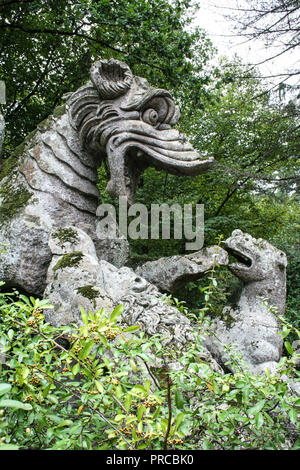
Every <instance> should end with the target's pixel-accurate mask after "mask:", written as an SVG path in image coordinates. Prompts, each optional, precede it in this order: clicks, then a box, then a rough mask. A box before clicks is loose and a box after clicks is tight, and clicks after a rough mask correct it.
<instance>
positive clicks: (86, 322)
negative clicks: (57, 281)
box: [80, 307, 88, 326]
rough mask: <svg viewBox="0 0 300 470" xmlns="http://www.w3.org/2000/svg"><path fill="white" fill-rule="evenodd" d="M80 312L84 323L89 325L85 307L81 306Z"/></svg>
mask: <svg viewBox="0 0 300 470" xmlns="http://www.w3.org/2000/svg"><path fill="white" fill-rule="evenodd" d="M80 313H81V319H82V321H83V323H84V325H86V326H87V325H88V316H87V314H86V311H85V310H84V308H82V307H80Z"/></svg>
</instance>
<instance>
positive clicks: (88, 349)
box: [78, 340, 95, 359]
mask: <svg viewBox="0 0 300 470" xmlns="http://www.w3.org/2000/svg"><path fill="white" fill-rule="evenodd" d="M94 346H95V341H94V340H90V341H88V343H86V345H85V346H84V348H83V349H82V350H81V351H80V353H79V354H78V356H79V358H80V359H85V358H86V357H87V356H88V355H89V354H90V352H91V350H92V349H93V347H94Z"/></svg>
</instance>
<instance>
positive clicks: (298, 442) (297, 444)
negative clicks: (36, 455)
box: [0, 436, 300, 450]
mask: <svg viewBox="0 0 300 470" xmlns="http://www.w3.org/2000/svg"><path fill="white" fill-rule="evenodd" d="M299 449H300V436H299V437H298V439H297V440H296V442H295V444H294V445H293V447H292V448H291V450H299ZM0 450H1V447H0Z"/></svg>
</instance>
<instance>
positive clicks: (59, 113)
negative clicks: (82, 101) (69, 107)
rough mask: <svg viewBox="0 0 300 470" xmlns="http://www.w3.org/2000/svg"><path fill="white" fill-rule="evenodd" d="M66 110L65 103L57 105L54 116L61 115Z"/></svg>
mask: <svg viewBox="0 0 300 470" xmlns="http://www.w3.org/2000/svg"><path fill="white" fill-rule="evenodd" d="M65 112H66V105H65V104H63V105H61V106H56V108H55V109H54V111H53V116H54V117H56V118H57V117H60V116H62V115H63V114H64V113H65Z"/></svg>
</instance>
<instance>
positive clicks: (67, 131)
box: [0, 114, 98, 295]
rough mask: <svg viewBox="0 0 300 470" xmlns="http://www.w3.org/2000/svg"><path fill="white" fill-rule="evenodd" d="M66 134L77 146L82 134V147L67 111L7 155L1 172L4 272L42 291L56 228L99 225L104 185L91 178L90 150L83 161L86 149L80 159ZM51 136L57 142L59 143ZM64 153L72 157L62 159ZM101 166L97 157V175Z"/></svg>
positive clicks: (35, 291) (14, 280) (1, 268)
mask: <svg viewBox="0 0 300 470" xmlns="http://www.w3.org/2000/svg"><path fill="white" fill-rule="evenodd" d="M60 131H61V132H64V136H65V137H64V139H60V137H59V132H60ZM66 138H69V139H70V140H72V142H73V147H75V144H74V142H75V141H76V139H77V143H76V145H77V150H78V149H79V148H80V142H79V138H78V135H77V133H76V131H74V129H73V128H72V127H71V125H70V123H69V120H68V116H67V114H63V115H61V116H57V117H54V116H52V117H50V118H49V119H48V120H47V122H45V123H43V124H42V125H41V126H40V128H39V129H38V130H37V131H36V133H35V134H34V136H31V138H29V139H28V140H27V141H25V143H24V144H23V145H22V146H21V148H18V149H16V152H15V154H13V155H12V156H11V157H10V158H9V159H8V160H6V161H5V163H4V166H3V168H2V170H1V172H0V222H1V225H0V227H1V228H0V243H6V244H7V249H6V251H7V253H6V254H5V255H3V256H2V257H1V261H0V278H1V279H2V280H4V281H6V282H8V283H10V284H13V285H15V286H18V287H21V288H23V289H25V290H26V291H28V292H30V293H33V294H36V295H41V294H42V293H43V291H44V289H45V280H46V273H47V268H48V266H49V263H50V261H51V252H50V250H49V247H48V239H49V233H50V232H51V230H52V229H53V228H54V227H64V226H65V225H73V224H74V225H78V224H80V223H83V224H88V225H90V226H93V225H94V227H95V212H96V208H97V204H98V196H97V192H98V190H97V187H96V182H97V179H96V176H94V181H92V178H91V173H92V169H91V166H90V165H91V159H90V158H89V157H88V156H86V162H87V161H89V165H88V164H87V163H86V164H84V163H82V161H83V160H84V157H83V156H84V155H86V152H85V151H84V150H83V149H82V148H81V150H80V152H81V159H80V158H79V157H78V155H77V154H75V153H74V152H73V150H71V149H70V148H69V147H68V145H67V141H66ZM50 141H55V142H56V147H55V146H53V149H50V146H49V142H50ZM46 142H47V143H46ZM78 151H79V150H78ZM63 156H64V157H65V158H66V161H62V160H61V158H62V157H63ZM68 158H70V159H71V161H72V162H73V164H72V165H71V164H69V163H68V162H67V159H68ZM96 169H97V163H96V162H95V161H94V169H93V171H94V174H95V175H96Z"/></svg>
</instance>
